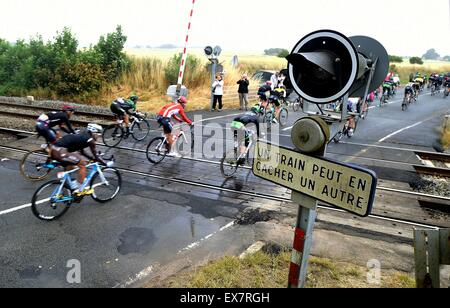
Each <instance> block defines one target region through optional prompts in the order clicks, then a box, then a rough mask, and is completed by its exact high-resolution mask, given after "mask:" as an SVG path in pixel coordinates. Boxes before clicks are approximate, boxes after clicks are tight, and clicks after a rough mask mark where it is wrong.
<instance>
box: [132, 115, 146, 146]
mask: <svg viewBox="0 0 450 308" xmlns="http://www.w3.org/2000/svg"><path fill="white" fill-rule="evenodd" d="M150 128H151V127H150V122H148V121H147V120H142V121H141V122H140V123H138V122H134V123H133V125H132V126H131V130H132V131H133V138H134V140H136V141H142V140H144V139H145V138H147V136H148V134H150Z"/></svg>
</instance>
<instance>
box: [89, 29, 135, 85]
mask: <svg viewBox="0 0 450 308" xmlns="http://www.w3.org/2000/svg"><path fill="white" fill-rule="evenodd" d="M126 41H127V37H126V36H125V35H124V34H123V32H122V27H121V26H117V28H116V32H114V33H109V34H108V35H106V38H105V37H104V36H101V37H100V40H99V42H98V44H97V45H96V46H94V50H95V52H97V53H98V55H99V56H100V64H101V66H102V71H103V73H104V74H105V76H106V78H107V79H108V81H113V80H116V79H117V78H119V76H120V74H121V73H122V72H123V71H124V70H125V69H127V68H128V67H129V65H130V62H129V60H128V58H127V56H126V55H125V53H124V52H123V48H124V46H125V43H126Z"/></svg>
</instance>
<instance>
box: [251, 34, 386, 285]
mask: <svg viewBox="0 0 450 308" xmlns="http://www.w3.org/2000/svg"><path fill="white" fill-rule="evenodd" d="M287 60H288V62H289V66H288V72H289V78H290V81H291V82H292V85H293V87H294V90H295V92H296V93H297V94H298V95H299V96H300V97H301V98H303V99H304V100H305V101H307V102H310V103H311V104H315V105H316V106H317V108H318V110H319V112H317V113H315V112H310V111H307V110H305V109H304V111H306V112H307V113H308V115H309V116H308V117H306V118H302V119H300V120H298V121H297V122H296V123H295V125H294V126H293V129H292V134H291V138H292V143H293V144H294V146H295V150H292V149H287V148H283V147H280V146H276V145H272V144H269V143H264V142H262V141H259V142H258V143H257V146H256V149H255V159H254V165H253V173H254V174H255V175H256V176H258V177H261V178H263V179H266V180H268V181H271V182H273V183H276V184H279V185H281V186H283V187H286V188H289V189H291V190H292V201H293V202H294V203H296V204H298V205H299V212H298V218H297V224H296V228H295V238H294V244H293V252H292V258H291V265H290V271H289V282H288V285H289V287H290V288H303V287H304V286H305V280H306V273H307V265H308V259H309V254H310V251H311V247H312V239H313V230H314V224H315V221H316V217H317V206H318V202H319V201H321V202H324V203H327V204H330V205H333V206H335V207H338V208H341V209H344V210H346V211H348V212H351V213H353V214H356V215H358V216H361V217H366V216H369V215H370V213H371V210H372V206H373V203H374V200H375V193H376V186H377V176H376V174H375V173H374V172H373V171H371V170H368V169H365V168H362V167H358V166H354V165H348V164H344V163H341V162H338V161H333V160H330V159H327V158H325V157H324V156H325V154H326V148H327V144H328V143H329V140H330V138H331V135H332V134H331V131H332V130H336V129H337V128H339V127H343V126H344V125H345V122H346V121H347V120H348V115H347V106H346V104H347V100H348V98H349V97H363V99H365V98H366V97H367V94H368V93H369V92H371V91H373V90H375V89H376V88H378V87H379V86H380V84H381V83H382V81H383V80H384V78H385V77H386V75H387V72H388V68H389V59H388V54H387V52H386V50H385V48H384V47H383V46H382V45H381V44H380V43H379V42H378V41H376V40H374V39H372V38H369V37H365V36H356V37H352V38H347V37H346V36H344V35H342V34H341V33H338V32H336V31H332V30H321V31H316V32H313V33H311V34H309V35H307V36H305V37H304V38H303V39H301V40H300V41H299V42H298V43H297V45H296V46H295V47H294V49H293V51H292V53H291V54H290V55H289V56H288V57H287ZM342 99H343V102H342V108H341V113H340V114H336V113H334V114H333V113H332V112H328V111H327V113H324V112H323V110H322V108H321V107H320V106H321V105H324V104H329V103H332V102H336V101H339V100H342ZM361 109H362V108H361ZM361 112H362V110H361Z"/></svg>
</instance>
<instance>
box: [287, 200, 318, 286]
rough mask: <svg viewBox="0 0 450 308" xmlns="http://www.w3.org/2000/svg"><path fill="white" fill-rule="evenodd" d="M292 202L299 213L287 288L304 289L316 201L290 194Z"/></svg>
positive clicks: (315, 214) (315, 215) (315, 213)
mask: <svg viewBox="0 0 450 308" xmlns="http://www.w3.org/2000/svg"><path fill="white" fill-rule="evenodd" d="M292 201H293V202H294V203H297V204H299V212H298V218H297V225H296V227H295V237H294V245H293V250H292V257H291V265H290V268H289V282H288V287H289V288H304V287H305V283H306V277H307V275H306V274H307V269H308V259H309V255H310V252H311V247H312V240H313V231H314V224H315V222H316V217H317V199H314V198H311V197H308V196H306V195H304V194H301V193H297V192H292Z"/></svg>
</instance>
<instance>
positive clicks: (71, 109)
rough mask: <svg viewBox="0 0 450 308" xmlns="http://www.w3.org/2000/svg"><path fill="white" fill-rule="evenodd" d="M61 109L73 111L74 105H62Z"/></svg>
mask: <svg viewBox="0 0 450 308" xmlns="http://www.w3.org/2000/svg"><path fill="white" fill-rule="evenodd" d="M61 110H62V111H66V112H74V111H75V107H73V106H70V105H63V106H62V108H61Z"/></svg>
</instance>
